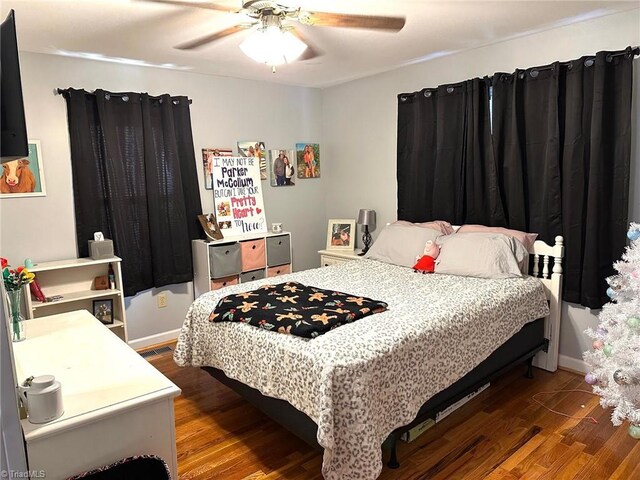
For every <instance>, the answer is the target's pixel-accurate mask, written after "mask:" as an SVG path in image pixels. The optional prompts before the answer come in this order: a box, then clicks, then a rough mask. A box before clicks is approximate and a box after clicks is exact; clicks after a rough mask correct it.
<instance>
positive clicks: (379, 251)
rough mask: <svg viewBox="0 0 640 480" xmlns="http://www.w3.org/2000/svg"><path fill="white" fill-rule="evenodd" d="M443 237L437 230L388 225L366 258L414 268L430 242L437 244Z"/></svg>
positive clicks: (413, 226)
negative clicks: (417, 258) (417, 259)
mask: <svg viewBox="0 0 640 480" xmlns="http://www.w3.org/2000/svg"><path fill="white" fill-rule="evenodd" d="M440 236H442V235H441V233H440V232H439V231H437V230H433V229H431V228H425V227H419V226H415V225H387V226H386V227H384V228H383V229H382V231H381V232H380V234H379V235H378V238H377V239H376V241H375V242H374V244H373V246H372V247H371V248H370V249H369V251H368V252H367V253H366V255H365V258H371V259H372V260H379V261H381V262H385V263H392V264H393V265H399V266H402V267H409V268H411V267H413V266H414V265H415V264H416V257H421V256H422V254H423V252H424V246H425V244H426V243H427V241H428V240H431V241H432V242H436V240H437V239H438V238H439V237H440Z"/></svg>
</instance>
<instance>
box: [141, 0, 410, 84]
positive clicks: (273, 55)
mask: <svg viewBox="0 0 640 480" xmlns="http://www.w3.org/2000/svg"><path fill="white" fill-rule="evenodd" d="M146 1H151V2H154V3H165V4H171V5H177V6H182V7H195V8H204V9H207V10H215V11H220V12H226V13H234V14H235V13H241V14H244V15H246V16H248V17H250V18H252V19H253V20H254V21H252V22H250V23H240V24H238V25H234V26H232V27H229V28H226V29H224V30H221V31H219V32H213V33H210V34H208V35H205V36H203V37H200V38H197V39H194V40H191V41H189V42H186V43H183V44H181V45H178V46H176V47H175V48H178V49H180V50H193V49H195V48H199V47H202V46H204V45H208V44H210V43H213V42H215V41H217V40H220V39H222V38H225V37H227V36H229V35H233V34H234V33H237V32H240V31H243V30H247V29H252V30H253V33H252V35H251V36H250V37H248V38H247V39H246V40H245V41H244V42H243V43H242V44H241V45H240V49H241V50H242V51H243V52H244V53H245V54H246V55H247V56H249V57H250V58H252V59H253V60H255V61H257V62H259V63H266V64H267V65H270V66H272V67H275V65H281V64H283V63H291V62H293V61H295V60H298V59H300V60H309V59H311V58H315V57H318V56H320V55H321V53H320V51H319V50H318V49H316V48H314V47H312V46H311V44H310V43H309V42H308V41H307V40H306V39H305V38H304V37H303V36H302V34H301V33H300V32H299V31H298V30H297V29H296V28H295V26H294V25H295V22H298V23H300V24H302V25H309V26H318V27H347V28H363V29H372V30H386V31H391V32H399V31H400V30H402V27H404V24H405V19H404V17H387V16H374V15H351V14H342V13H328V12H311V11H306V10H303V9H301V8H293V7H288V6H286V5H280V4H279V3H277V2H274V1H270V0H245V1H244V2H243V3H242V7H241V8H239V9H230V8H229V7H225V6H223V5H219V4H217V3H215V2H199V1H180V0H146ZM274 71H275V69H274Z"/></svg>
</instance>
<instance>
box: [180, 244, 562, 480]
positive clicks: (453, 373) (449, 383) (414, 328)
mask: <svg viewBox="0 0 640 480" xmlns="http://www.w3.org/2000/svg"><path fill="white" fill-rule="evenodd" d="M532 250H533V251H532V252H531V253H532V262H531V263H532V270H531V274H532V276H527V277H523V278H511V279H500V280H487V279H479V278H470V277H456V276H452V275H421V274H417V273H414V272H412V271H411V269H407V268H404V267H399V266H394V265H389V264H385V263H381V262H377V261H374V260H367V259H363V260H358V261H352V262H347V263H343V264H339V265H334V266H331V267H324V268H320V269H314V270H307V271H303V272H298V273H294V274H290V275H284V276H282V277H280V278H279V280H278V281H279V282H284V281H290V280H291V281H297V282H300V283H303V284H307V285H313V286H316V287H319V288H328V289H335V290H339V291H343V292H347V293H349V294H355V295H361V296H366V297H370V298H376V299H380V300H383V301H385V302H387V303H388V304H389V308H388V310H387V311H386V312H383V313H379V314H376V315H372V316H369V317H366V318H364V319H361V320H359V321H357V322H354V323H351V324H348V325H344V326H342V327H340V328H338V329H336V330H332V331H330V332H328V333H326V334H324V335H322V336H320V337H318V338H315V339H313V340H307V339H302V338H298V337H292V336H289V335H282V334H277V333H274V332H271V331H266V330H262V329H259V328H255V327H252V326H248V325H244V324H240V323H212V322H210V321H209V320H208V318H209V314H210V313H211V312H212V311H213V309H214V308H215V305H216V304H217V302H218V301H219V299H220V298H222V297H223V296H226V295H229V294H232V293H240V292H243V291H248V290H252V289H255V288H257V287H259V286H262V285H266V284H269V283H272V282H273V279H265V280H260V281H257V282H251V283H248V284H242V285H236V286H231V287H228V288H226V289H224V290H223V291H216V292H210V293H208V294H205V295H203V296H201V297H200V298H198V299H197V300H196V301H195V302H194V303H193V305H192V306H191V308H190V310H189V312H188V314H187V317H186V319H185V322H184V325H183V328H182V331H181V333H180V337H179V340H178V344H177V346H176V351H175V354H174V358H175V361H176V362H177V363H178V365H181V366H197V367H203V368H205V369H206V370H207V371H209V373H211V374H212V375H214V376H215V377H216V378H218V379H219V380H220V381H222V382H223V383H225V384H226V385H228V386H230V387H231V388H233V389H234V390H236V391H237V392H238V393H240V394H241V395H243V396H244V397H245V398H247V400H249V401H250V402H251V403H253V404H254V405H256V406H257V407H258V408H260V409H262V410H263V411H264V412H265V413H267V414H268V415H270V416H271V417H272V418H274V419H276V420H277V421H279V422H280V423H282V424H283V425H284V426H285V427H287V428H289V429H290V430H291V431H293V432H294V433H296V434H297V435H298V436H300V437H301V438H302V439H303V440H305V441H307V442H308V443H310V444H312V445H316V446H320V447H321V448H323V449H324V459H323V470H322V471H323V475H324V477H325V478H326V479H328V480H333V479H341V480H342V479H351V478H353V479H359V480H363V479H373V478H376V477H377V476H378V475H379V473H380V471H381V468H382V449H381V445H382V444H383V443H384V442H385V441H386V442H387V443H388V444H389V445H390V447H391V459H390V466H391V467H395V466H397V459H396V455H395V441H396V439H397V438H398V435H399V434H400V433H401V432H402V431H404V430H406V429H407V428H410V427H411V426H412V425H414V424H416V423H418V422H419V421H421V419H424V418H425V417H426V416H428V415H431V414H432V413H435V412H437V411H438V410H439V409H442V408H444V407H445V406H446V405H448V404H451V403H453V402H455V401H456V400H457V399H458V398H460V397H461V396H464V395H465V394H466V393H468V392H469V391H470V390H471V389H473V388H475V387H477V386H480V385H482V384H483V383H486V381H487V380H488V379H491V378H493V377H494V376H495V375H498V374H500V373H501V371H503V370H504V369H506V368H509V367H510V366H512V365H514V364H515V363H519V362H525V361H530V360H531V359H532V358H533V357H534V355H536V354H537V358H536V360H535V362H536V364H537V365H538V366H540V367H542V368H545V369H547V370H551V371H553V370H555V369H556V367H557V339H558V332H559V308H560V288H561V282H562V268H561V258H562V256H563V253H564V252H563V246H562V239H561V238H557V239H556V244H555V245H553V246H549V245H547V244H545V243H543V242H536V243H535V244H534V247H533V249H532ZM541 264H542V265H541ZM534 277H540V278H534Z"/></svg>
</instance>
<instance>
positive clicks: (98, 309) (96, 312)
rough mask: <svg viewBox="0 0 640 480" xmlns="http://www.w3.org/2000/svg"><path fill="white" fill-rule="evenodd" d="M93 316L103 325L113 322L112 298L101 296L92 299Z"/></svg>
mask: <svg viewBox="0 0 640 480" xmlns="http://www.w3.org/2000/svg"><path fill="white" fill-rule="evenodd" d="M93 316H94V317H96V318H97V319H98V320H100V321H101V322H102V323H104V324H105V325H112V324H113V299H111V298H101V299H100V300H94V301H93Z"/></svg>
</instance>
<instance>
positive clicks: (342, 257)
mask: <svg viewBox="0 0 640 480" xmlns="http://www.w3.org/2000/svg"><path fill="white" fill-rule="evenodd" d="M361 251H362V250H318V253H319V254H320V266H321V267H328V266H329V265H335V264H337V263H344V262H350V261H352V260H360V259H361V258H362V257H361V256H359V255H358V253H360V252H361Z"/></svg>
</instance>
